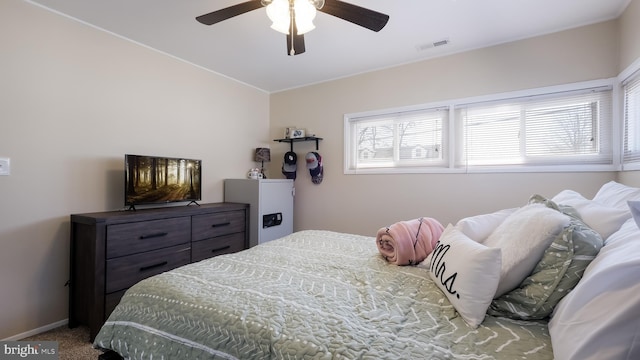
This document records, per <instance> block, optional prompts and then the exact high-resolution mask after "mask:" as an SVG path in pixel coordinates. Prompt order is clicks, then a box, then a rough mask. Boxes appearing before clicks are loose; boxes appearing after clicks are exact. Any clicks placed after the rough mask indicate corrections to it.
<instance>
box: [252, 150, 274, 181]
mask: <svg viewBox="0 0 640 360" xmlns="http://www.w3.org/2000/svg"><path fill="white" fill-rule="evenodd" d="M255 161H256V162H260V164H261V166H260V173H261V174H262V176H261V178H262V179H266V178H267V176H266V175H265V173H264V162H265V161H266V162H269V161H271V149H269V148H256V155H255Z"/></svg>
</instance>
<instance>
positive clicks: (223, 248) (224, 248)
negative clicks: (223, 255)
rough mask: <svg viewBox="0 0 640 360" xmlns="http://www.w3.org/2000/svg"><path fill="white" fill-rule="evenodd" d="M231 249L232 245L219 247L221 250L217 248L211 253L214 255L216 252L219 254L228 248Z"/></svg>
mask: <svg viewBox="0 0 640 360" xmlns="http://www.w3.org/2000/svg"><path fill="white" fill-rule="evenodd" d="M230 247H231V245H227V246H223V247H219V248H217V249H213V250H211V252H213V253H214V252H218V251H222V250H227V249H228V248H230Z"/></svg>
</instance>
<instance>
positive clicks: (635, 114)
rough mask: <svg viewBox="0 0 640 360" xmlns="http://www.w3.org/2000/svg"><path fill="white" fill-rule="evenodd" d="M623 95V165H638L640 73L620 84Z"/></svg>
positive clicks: (636, 166) (639, 155) (639, 156)
mask: <svg viewBox="0 0 640 360" xmlns="http://www.w3.org/2000/svg"><path fill="white" fill-rule="evenodd" d="M622 87H623V93H624V107H623V114H622V115H623V117H624V141H623V164H624V167H625V168H628V167H629V164H631V163H633V165H634V166H635V168H638V166H639V165H640V71H638V72H636V74H635V75H633V76H631V77H629V78H628V80H626V81H623V83H622Z"/></svg>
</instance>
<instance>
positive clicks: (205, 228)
mask: <svg viewBox="0 0 640 360" xmlns="http://www.w3.org/2000/svg"><path fill="white" fill-rule="evenodd" d="M244 228H245V218H244V211H227V212H221V213H217V214H206V215H197V216H194V217H193V222H192V227H191V238H192V240H193V241H198V240H204V239H209V238H212V237H216V236H221V235H227V234H233V233H237V232H242V231H244Z"/></svg>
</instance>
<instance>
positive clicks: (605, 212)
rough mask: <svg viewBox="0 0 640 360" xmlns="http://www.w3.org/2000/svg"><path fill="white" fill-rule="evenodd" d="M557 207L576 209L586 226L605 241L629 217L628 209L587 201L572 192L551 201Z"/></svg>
mask: <svg viewBox="0 0 640 360" xmlns="http://www.w3.org/2000/svg"><path fill="white" fill-rule="evenodd" d="M551 200H552V201H553V202H555V203H556V204H559V205H569V206H571V207H573V208H574V209H576V211H578V213H579V214H580V217H581V218H582V221H584V223H585V224H587V226H589V227H590V228H592V229H593V230H595V231H596V232H597V233H598V234H600V236H602V239H603V240H605V239H606V238H608V237H609V236H610V235H611V234H613V233H614V232H616V231H618V229H620V226H622V224H623V223H624V222H625V221H627V220H628V219H629V218H630V217H631V213H630V212H629V208H627V207H625V208H624V209H619V208H617V207H613V206H608V205H604V204H601V203H599V202H597V201H594V200H589V199H586V198H585V197H583V196H582V195H580V193H577V192H575V191H573V190H564V191H561V192H560V193H558V195H556V196H554V197H553V199H551Z"/></svg>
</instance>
